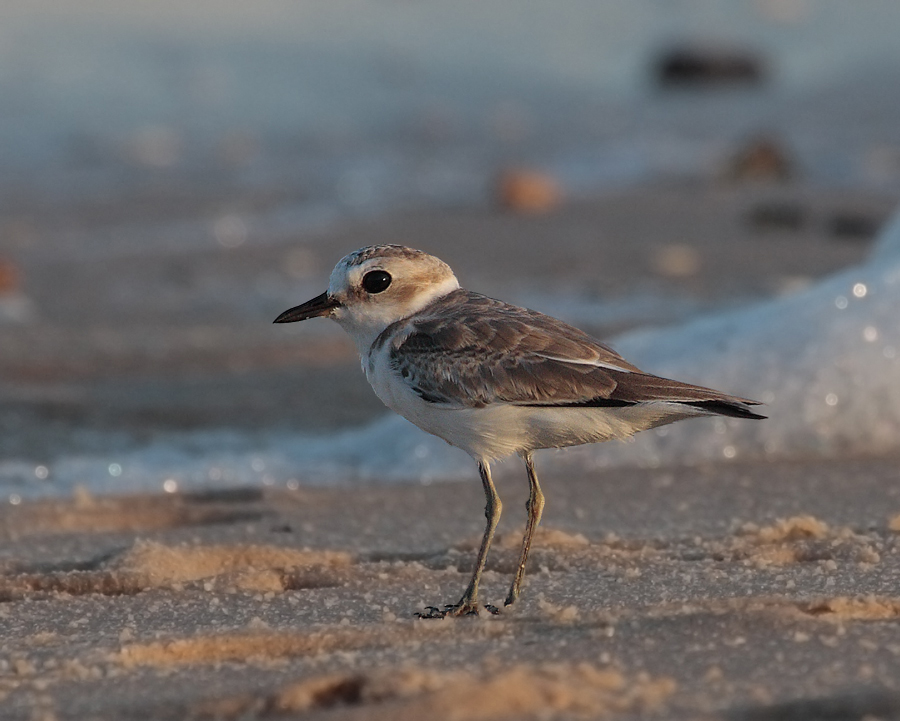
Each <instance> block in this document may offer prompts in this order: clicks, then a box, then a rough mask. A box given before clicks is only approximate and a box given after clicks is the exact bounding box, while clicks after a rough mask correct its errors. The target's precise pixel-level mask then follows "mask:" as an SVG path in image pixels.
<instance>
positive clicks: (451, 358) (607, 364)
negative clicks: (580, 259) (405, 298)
mask: <svg viewBox="0 0 900 721" xmlns="http://www.w3.org/2000/svg"><path fill="white" fill-rule="evenodd" d="M399 325H402V332H400V333H398V334H397V335H395V336H394V342H393V344H392V347H391V350H390V357H391V364H392V367H393V369H394V371H395V372H396V373H397V374H398V375H399V376H400V377H401V378H402V379H403V380H404V382H406V383H407V384H408V385H409V386H410V387H411V388H412V389H413V390H414V391H415V392H416V393H417V394H418V395H419V396H421V397H422V398H423V399H424V400H426V401H429V402H432V403H440V404H445V405H450V406H457V407H481V406H485V405H488V404H490V403H498V402H499V403H511V404H515V405H525V406H622V405H632V404H634V403H640V402H646V401H659V400H665V401H672V402H683V403H692V404H696V403H710V402H713V403H726V404H730V403H739V404H741V405H743V404H748V403H752V401H747V400H744V399H738V398H733V397H732V396H727V395H725V394H724V393H719V392H717V391H713V390H709V389H707V388H700V387H698V386H691V385H688V384H686V383H679V382H678V381H670V380H667V379H664V378H659V377H657V376H653V375H649V374H646V373H642V372H641V371H640V370H639V369H638V368H637V367H635V366H634V365H632V364H631V363H629V362H628V361H626V360H625V359H624V358H622V356H620V355H619V354H618V353H616V352H615V351H614V350H612V349H611V348H609V347H608V346H606V345H604V344H602V343H600V342H599V341H597V340H595V339H593V338H591V337H590V336H589V335H587V334H586V333H584V332H582V331H580V330H578V329H577V328H574V327H572V326H570V325H567V324H565V323H562V322H561V321H558V320H556V319H555V318H551V317H549V316H546V315H543V314H542V313H537V312H535V311H531V310H527V309H525V308H519V307H517V306H514V305H509V304H507V303H503V302H501V301H498V300H494V299H492V298H487V297H485V296H482V295H478V294H476V293H470V292H468V291H465V290H457V291H454V292H453V293H450V294H448V295H446V296H444V297H442V298H440V299H438V300H437V301H435V302H434V303H432V304H431V305H430V306H428V307H427V308H425V309H424V310H423V311H420V312H419V313H417V314H416V315H414V316H412V317H411V318H409V319H406V320H405V321H400V324H399ZM397 330H400V329H399V328H395V327H393V326H392V327H391V328H388V329H387V330H386V331H385V333H384V334H383V336H382V337H383V338H384V339H386V338H387V336H389V335H393V334H394V332H395V331H397ZM379 340H381V339H379ZM377 342H378V341H376V343H377ZM382 342H384V341H382ZM710 410H712V412H723V411H722V410H719V409H714V408H711V409H710Z"/></svg>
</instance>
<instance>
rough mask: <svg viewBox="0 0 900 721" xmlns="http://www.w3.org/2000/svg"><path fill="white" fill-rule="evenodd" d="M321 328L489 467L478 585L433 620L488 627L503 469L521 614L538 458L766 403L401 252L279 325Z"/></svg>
mask: <svg viewBox="0 0 900 721" xmlns="http://www.w3.org/2000/svg"><path fill="white" fill-rule="evenodd" d="M317 317H325V318H330V319H332V320H334V321H336V322H337V323H338V324H339V325H340V326H341V327H342V328H343V329H344V330H345V331H346V332H347V333H348V335H349V336H350V338H351V339H352V340H353V342H354V344H355V345H356V350H357V351H358V353H359V358H360V362H361V364H362V368H363V371H364V372H365V375H366V378H367V380H368V381H369V383H370V384H371V386H372V388H373V389H374V391H375V394H376V395H377V396H378V397H379V398H380V399H381V401H382V402H383V403H384V404H385V405H386V406H387V407H388V408H390V409H392V410H393V411H395V412H397V413H398V414H400V415H401V416H403V417H404V418H406V419H407V420H409V421H411V422H412V423H414V424H415V425H417V426H418V427H419V428H421V429H422V430H424V431H426V432H428V433H431V434H433V435H435V436H438V437H439V438H442V439H443V440H445V441H446V442H447V443H449V444H450V445H452V446H456V447H457V448H460V449H462V450H463V451H465V452H466V453H468V454H469V455H470V456H471V457H472V459H473V460H474V461H475V463H476V464H477V466H478V472H479V475H480V477H481V483H482V486H483V489H484V495H485V518H486V519H487V523H486V526H485V530H484V534H483V536H482V539H481V545H480V547H479V550H478V554H477V556H476V560H475V568H474V570H473V572H472V577H471V579H470V581H469V584H468V586H467V587H466V589H465V591H464V593H463V595H462V597H461V598H460V600H459V602H458V603H455V604H447V605H446V606H445V608H444V609H443V610H439V609H438V608H437V607H428V609H429V612H428V615H427V616H426V617H443V616H445V615H451V616H464V615H469V614H478V613H479V598H478V596H479V588H478V587H479V582H480V579H481V575H482V572H483V571H484V566H485V561H486V560H487V555H488V551H489V549H490V546H491V541H492V539H493V536H494V531H495V529H496V527H497V522H498V521H499V519H500V513H501V509H502V504H501V501H500V497H499V496H498V494H497V490H496V488H495V487H494V482H493V480H492V477H491V463H492V462H494V461H497V460H499V459H502V458H504V457H507V456H510V455H512V454H518V455H519V456H520V457H521V459H522V460H523V462H524V464H525V470H526V473H527V476H528V481H529V496H528V502H527V503H526V506H525V507H526V511H527V519H526V525H525V533H524V537H523V539H522V545H521V550H520V552H519V558H518V563H517V565H516V570H515V575H514V577H513V580H512V583H511V585H510V589H509V593H508V594H507V596H506V600H505V604H504V605H505V606H511V605H512V604H514V603H515V602H516V600H517V599H518V597H519V593H520V590H521V586H522V580H523V578H524V576H525V565H526V561H527V559H528V552H529V549H530V548H531V542H532V537H533V535H534V531H535V528H536V527H537V526H538V524H539V523H540V520H541V515H542V512H543V509H544V494H543V492H542V490H541V486H540V483H539V481H538V476H537V473H536V471H535V466H534V458H533V454H534V452H535V451H536V450H539V449H543V448H563V447H568V446H575V445H580V444H584V443H598V442H602V441H608V440H613V439H625V438H628V437H630V436H632V435H633V434H635V433H637V432H638V431H643V430H647V429H649V428H655V427H657V426H661V425H664V424H667V423H672V422H674V421H678V420H682V419H685V418H692V417H696V416H710V415H717V416H731V417H735V418H746V419H762V418H764V417H765V416H762V415H759V414H758V413H755V412H754V411H753V410H752V407H753V406H758V405H761V404H760V403H759V402H758V401H754V400H750V399H748V398H740V397H737V396H732V395H728V394H726V393H722V392H719V391H716V390H712V389H710V388H703V387H701V386H696V385H691V384H689V383H682V382H679V381H675V380H669V379H667V378H661V377H659V376H655V375H652V374H649V373H645V372H643V371H641V370H640V369H638V368H637V367H636V366H635V365H633V364H631V363H629V362H628V361H627V360H625V359H624V358H623V357H622V356H621V355H619V354H618V353H617V352H616V351H614V350H613V349H612V348H611V347H609V346H608V345H606V344H604V343H602V342H601V341H599V340H596V339H594V338H593V337H591V336H590V335H588V334H587V333H585V332H583V331H581V330H579V329H578V328H575V327H574V326H571V325H569V324H567V323H565V322H563V321H561V320H558V319H556V318H553V317H551V316H548V315H545V314H543V313H539V312H537V311H533V310H529V309H527V308H522V307H519V306H516V305H511V304H509V303H505V302H503V301H501V300H495V299H493V298H490V297H487V296H485V295H481V294H479V293H475V292H472V291H469V290H465V289H463V288H462V287H460V284H459V281H458V280H457V278H456V275H455V274H454V273H453V270H452V269H451V268H450V266H449V265H447V264H446V263H444V262H443V261H442V260H440V259H438V258H436V257H435V256H433V255H429V254H428V253H425V252H424V251H421V250H415V249H413V248H408V247H405V246H402V245H373V246H368V247H365V248H361V249H359V250H356V251H354V252H352V253H350V254H348V255H347V256H345V257H344V258H342V259H341V260H340V261H339V262H338V263H337V265H336V266H335V267H334V270H333V271H332V273H331V276H330V278H329V283H328V289H327V290H326V291H325V292H324V293H322V294H321V295H318V296H316V297H315V298H313V299H312V300H309V301H307V302H306V303H303V304H302V305H298V306H296V307H294V308H290V309H289V310H286V311H285V312H284V313H282V314H281V315H279V316H278V317H277V318H276V319H275V321H274V322H275V323H293V322H297V321H303V320H308V319H310V318H317ZM487 608H489V610H491V611H492V612H497V611H498V609H496V608H495V607H493V606H487Z"/></svg>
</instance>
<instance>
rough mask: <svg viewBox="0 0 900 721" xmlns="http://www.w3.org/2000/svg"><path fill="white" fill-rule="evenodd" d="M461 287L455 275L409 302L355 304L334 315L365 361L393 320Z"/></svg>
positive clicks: (424, 290)
mask: <svg viewBox="0 0 900 721" xmlns="http://www.w3.org/2000/svg"><path fill="white" fill-rule="evenodd" d="M458 288H459V281H458V280H457V279H456V276H453V275H451V276H450V277H448V278H446V279H445V280H443V281H441V282H440V283H435V284H433V285H429V286H428V287H427V288H422V289H421V290H420V291H419V292H417V293H416V294H415V296H414V297H413V298H412V299H411V300H410V301H408V302H406V303H403V304H402V305H401V304H397V303H367V304H361V303H360V304H356V303H355V304H352V305H348V306H345V307H342V308H338V309H336V310H335V312H334V314H333V315H332V318H333V319H334V320H335V321H337V323H338V324H339V325H340V326H341V327H342V328H343V329H344V330H345V331H346V332H347V334H348V335H349V336H350V337H351V338H352V339H353V342H354V344H355V345H356V350H357V352H358V353H359V357H360V359H361V360H365V359H366V357H367V356H368V354H369V350H370V349H371V348H372V344H373V343H374V342H375V339H376V338H378V336H379V335H381V333H382V332H383V331H384V329H385V328H387V327H388V326H389V325H391V324H392V323H396V322H397V321H398V320H402V319H403V318H408V317H409V316H411V315H413V314H415V313H418V312H419V311H420V310H422V309H423V308H425V307H427V306H428V305H429V304H430V303H432V302H433V301H435V300H437V299H438V298H441V297H442V296H445V295H447V294H448V293H452V292H453V291H454V290H457V289H458Z"/></svg>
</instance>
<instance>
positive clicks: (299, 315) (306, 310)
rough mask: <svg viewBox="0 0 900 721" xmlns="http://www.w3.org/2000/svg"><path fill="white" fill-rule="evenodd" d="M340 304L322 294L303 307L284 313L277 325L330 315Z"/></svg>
mask: <svg viewBox="0 0 900 721" xmlns="http://www.w3.org/2000/svg"><path fill="white" fill-rule="evenodd" d="M339 305H340V303H339V302H338V301H337V300H335V299H334V298H332V297H331V296H329V295H328V293H322V295H317V296H316V297H315V298H313V299H312V300H308V301H306V302H305V303H304V304H303V305H298V306H297V307H296V308H291V309H290V310H286V311H284V313H282V314H281V315H280V316H278V317H277V318H276V319H275V320H274V322H275V323H296V322H297V321H298V320H307V319H308V318H318V317H319V316H320V315H328V314H329V313H330V312H331V311H332V310H334V309H335V308H337V307H338V306H339Z"/></svg>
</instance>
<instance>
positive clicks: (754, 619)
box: [0, 458, 900, 719]
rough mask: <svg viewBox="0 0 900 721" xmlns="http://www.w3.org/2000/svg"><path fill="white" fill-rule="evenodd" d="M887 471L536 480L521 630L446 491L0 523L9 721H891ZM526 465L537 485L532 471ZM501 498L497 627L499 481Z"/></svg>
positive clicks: (891, 506) (507, 570)
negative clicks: (539, 520)
mask: <svg viewBox="0 0 900 721" xmlns="http://www.w3.org/2000/svg"><path fill="white" fill-rule="evenodd" d="M898 461H900V459H897V458H889V459H888V458H886V459H868V460H846V461H840V462H829V463H782V464H770V465H763V464H757V465H740V464H730V465H723V466H709V467H699V468H670V469H657V470H652V471H651V470H617V471H608V472H605V473H603V474H602V475H601V474H598V475H596V476H585V475H581V476H566V475H565V474H564V473H556V474H547V477H546V479H545V481H544V486H545V491H546V495H547V509H546V513H545V519H544V524H543V526H542V528H541V529H540V532H539V534H538V536H537V539H536V547H535V549H534V554H533V557H532V560H531V562H530V567H529V575H528V577H527V582H526V587H525V590H524V594H523V597H522V599H521V602H520V604H518V605H517V606H516V607H515V608H513V609H503V610H502V611H501V612H500V614H499V615H492V614H490V613H488V612H483V613H482V614H481V615H480V616H479V617H466V618H459V619H450V618H448V619H443V620H422V619H418V618H416V617H415V615H414V614H415V613H416V612H417V611H421V610H423V608H424V607H425V606H427V605H431V604H434V605H440V604H444V603H450V602H453V601H455V600H457V596H458V595H459V594H461V592H462V590H463V588H464V586H465V583H466V581H467V576H468V573H469V570H470V568H471V564H472V561H473V557H474V553H475V547H476V545H477V542H478V539H479V536H480V533H481V525H482V522H483V521H482V514H481V510H482V503H483V499H482V497H481V491H480V488H479V485H478V483H477V481H476V479H475V476H474V469H472V474H471V475H472V479H471V481H470V482H466V483H455V484H437V485H434V486H430V487H420V486H417V487H402V488H400V487H391V488H384V487H365V488H359V489H332V490H324V489H316V490H309V489H301V490H297V491H294V492H291V491H266V492H260V491H255V490H247V491H240V492H230V493H224V492H223V493H218V494H217V493H215V492H211V493H208V494H205V495H194V496H187V495H168V496H165V495H163V496H137V497H134V496H133V497H117V498H110V497H103V498H93V497H91V496H90V495H88V494H87V493H85V492H81V493H79V494H78V495H77V497H76V498H75V499H72V500H65V501H43V502H31V503H23V504H22V505H21V506H18V507H8V506H7V507H5V508H3V509H2V511H0V528H2V533H3V541H2V549H3V550H2V561H0V567H2V575H0V629H2V631H0V638H2V641H0V644H2V647H0V699H2V708H3V709H4V711H3V718H5V719H6V718H8V719H20V718H21V719H35V718H39V719H70V718H71V719H83V718H97V719H139V718H218V719H245V718H280V717H283V716H285V715H287V716H302V717H303V718H307V717H308V718H329V719H330V718H367V719H369V718H384V719H388V718H390V719H398V718H399V719H417V718H438V717H440V718H458V719H501V718H581V717H590V718H596V717H615V718H647V717H650V718H729V719H731V718H734V719H756V718H760V719H761V718H776V717H777V718H797V719H800V718H814V717H825V716H827V717H828V718H861V717H863V716H865V715H866V714H868V715H870V716H872V717H882V718H883V717H887V716H894V715H896V714H897V713H898V712H900V680H898V676H897V673H896V668H897V657H898V654H900V627H898V625H897V618H898V616H900V596H898V594H897V589H898V587H900V536H898V531H900V515H898V514H900V483H898V481H900V477H898V476H900V470H898V469H900V465H898ZM538 462H539V463H540V459H538ZM510 475H511V474H504V476H505V477H504V478H503V479H502V480H501V481H500V483H499V491H500V494H501V497H502V498H503V499H504V501H505V508H504V511H505V512H504V516H503V520H502V521H501V526H500V531H499V533H500V535H499V538H498V540H497V543H496V546H495V548H494V551H493V553H492V554H491V556H490V559H489V561H488V566H487V572H486V574H485V577H484V587H483V601H484V602H485V603H494V604H497V605H499V604H500V602H501V601H502V598H503V595H504V594H505V591H506V588H507V585H508V583H509V581H510V579H511V574H512V572H513V569H514V564H515V556H516V553H517V547H518V543H519V539H520V534H521V530H522V521H523V516H524V510H523V508H522V503H523V502H524V494H525V482H524V478H516V477H512V478H511V477H510Z"/></svg>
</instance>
